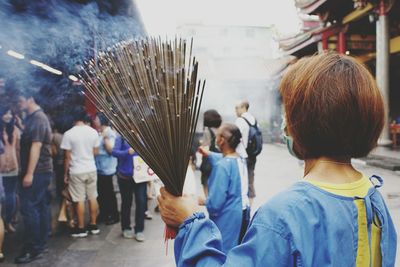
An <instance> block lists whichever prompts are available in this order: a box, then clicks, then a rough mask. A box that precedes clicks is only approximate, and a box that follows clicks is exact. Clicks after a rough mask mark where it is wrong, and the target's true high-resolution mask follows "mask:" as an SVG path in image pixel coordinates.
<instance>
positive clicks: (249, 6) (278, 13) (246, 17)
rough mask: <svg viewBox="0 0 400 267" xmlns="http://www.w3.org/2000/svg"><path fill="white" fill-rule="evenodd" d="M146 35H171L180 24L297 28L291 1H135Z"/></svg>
mask: <svg viewBox="0 0 400 267" xmlns="http://www.w3.org/2000/svg"><path fill="white" fill-rule="evenodd" d="M135 1H136V3H137V6H138V8H139V10H140V12H141V15H142V19H143V22H144V24H145V26H146V29H147V31H148V33H149V34H150V35H166V34H167V35H169V36H171V35H174V34H175V29H176V26H177V25H180V24H182V23H191V22H192V23H204V24H217V25H221V24H223V25H247V26H249V25H251V26H271V25H275V26H276V27H277V29H278V30H279V32H280V34H282V35H288V34H292V33H296V32H297V31H298V30H299V20H298V17H297V12H296V8H295V6H294V0H135Z"/></svg>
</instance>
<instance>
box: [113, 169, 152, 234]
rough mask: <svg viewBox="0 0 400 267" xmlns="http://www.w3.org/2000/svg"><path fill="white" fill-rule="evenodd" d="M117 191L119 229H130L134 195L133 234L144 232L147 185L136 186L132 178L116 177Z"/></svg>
mask: <svg viewBox="0 0 400 267" xmlns="http://www.w3.org/2000/svg"><path fill="white" fill-rule="evenodd" d="M118 185H119V191H120V192H121V228H122V231H123V230H128V229H132V228H131V208H132V200H133V194H135V202H136V207H135V233H138V232H143V230H144V217H145V215H144V213H145V212H146V208H147V183H140V184H137V183H135V181H134V180H133V179H132V178H129V177H123V178H122V177H121V176H120V175H118Z"/></svg>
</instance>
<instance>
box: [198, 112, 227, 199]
mask: <svg viewBox="0 0 400 267" xmlns="http://www.w3.org/2000/svg"><path fill="white" fill-rule="evenodd" d="M203 120H204V121H203V127H204V134H203V138H202V144H201V145H202V146H204V147H208V148H209V150H210V151H211V152H219V150H218V147H217V145H216V142H215V141H216V133H217V129H218V127H219V126H221V123H222V118H221V115H219V113H218V111H216V110H215V109H209V110H207V111H206V112H204V114H203ZM211 169H212V166H211V163H210V162H209V161H208V160H207V157H205V156H203V158H202V161H201V165H200V171H201V184H202V185H203V190H204V195H205V196H206V197H207V195H208V186H207V181H208V177H209V176H210V174H211Z"/></svg>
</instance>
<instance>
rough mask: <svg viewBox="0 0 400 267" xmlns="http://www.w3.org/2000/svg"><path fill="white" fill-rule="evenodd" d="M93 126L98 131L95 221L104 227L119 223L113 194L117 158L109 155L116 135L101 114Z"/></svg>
mask: <svg viewBox="0 0 400 267" xmlns="http://www.w3.org/2000/svg"><path fill="white" fill-rule="evenodd" d="M94 124H95V126H96V128H97V129H98V131H99V142H100V146H99V153H98V154H97V155H96V156H95V161H96V168H97V191H98V194H99V195H98V197H97V201H98V203H99V215H98V216H97V221H103V222H104V223H105V224H106V225H111V224H116V223H118V222H119V213H118V206H117V198H116V196H115V192H114V183H113V177H114V174H115V172H116V170H117V163H118V162H117V158H115V157H114V156H112V155H111V153H112V150H113V147H114V144H115V140H116V138H117V133H116V132H115V131H114V130H113V129H112V128H111V127H110V122H109V120H108V119H107V118H106V117H105V116H104V114H102V113H97V114H96V117H95V119H94Z"/></svg>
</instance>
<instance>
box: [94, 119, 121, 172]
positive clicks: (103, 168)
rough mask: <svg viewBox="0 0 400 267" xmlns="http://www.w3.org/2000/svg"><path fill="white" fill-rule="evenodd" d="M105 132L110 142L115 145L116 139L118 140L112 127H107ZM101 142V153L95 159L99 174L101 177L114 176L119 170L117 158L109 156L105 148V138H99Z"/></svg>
mask: <svg viewBox="0 0 400 267" xmlns="http://www.w3.org/2000/svg"><path fill="white" fill-rule="evenodd" d="M104 131H105V132H106V134H107V137H108V139H109V140H110V142H111V143H112V144H115V139H116V138H117V134H116V132H114V131H113V130H112V129H111V128H110V127H107V128H106V129H105V130H104ZM99 140H100V146H99V153H98V154H97V155H96V157H95V161H96V168H97V173H99V174H101V175H113V174H115V172H116V170H117V158H116V157H114V156H112V155H110V154H108V152H107V151H106V149H105V147H104V138H103V137H102V136H99Z"/></svg>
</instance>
